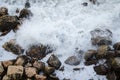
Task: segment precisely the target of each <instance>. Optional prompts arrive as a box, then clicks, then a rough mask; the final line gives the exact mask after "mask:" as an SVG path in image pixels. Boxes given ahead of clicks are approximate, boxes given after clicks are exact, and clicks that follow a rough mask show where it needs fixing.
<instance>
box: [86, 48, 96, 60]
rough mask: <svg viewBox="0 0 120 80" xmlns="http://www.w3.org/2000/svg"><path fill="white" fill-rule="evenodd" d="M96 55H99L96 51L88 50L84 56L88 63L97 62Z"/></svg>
mask: <svg viewBox="0 0 120 80" xmlns="http://www.w3.org/2000/svg"><path fill="white" fill-rule="evenodd" d="M96 54H97V51H96V50H88V51H87V52H86V53H85V55H84V59H85V60H86V61H90V60H95V59H96V57H95V56H96Z"/></svg>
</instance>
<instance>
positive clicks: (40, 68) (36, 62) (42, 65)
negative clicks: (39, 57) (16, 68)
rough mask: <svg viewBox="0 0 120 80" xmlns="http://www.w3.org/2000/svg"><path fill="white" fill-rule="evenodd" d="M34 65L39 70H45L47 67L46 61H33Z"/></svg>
mask: <svg viewBox="0 0 120 80" xmlns="http://www.w3.org/2000/svg"><path fill="white" fill-rule="evenodd" d="M33 67H35V68H37V69H38V70H44V68H45V63H43V62H40V61H39V62H38V61H35V62H34V63H33Z"/></svg>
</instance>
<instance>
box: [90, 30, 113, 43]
mask: <svg viewBox="0 0 120 80" xmlns="http://www.w3.org/2000/svg"><path fill="white" fill-rule="evenodd" d="M90 33H91V36H92V37H91V42H92V44H93V45H111V44H112V32H111V31H110V30H108V29H105V30H102V29H95V30H93V31H91V32H90Z"/></svg>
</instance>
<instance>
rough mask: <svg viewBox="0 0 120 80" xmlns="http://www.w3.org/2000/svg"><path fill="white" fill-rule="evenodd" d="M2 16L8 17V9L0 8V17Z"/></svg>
mask: <svg viewBox="0 0 120 80" xmlns="http://www.w3.org/2000/svg"><path fill="white" fill-rule="evenodd" d="M3 15H8V9H7V8H6V7H1V8H0V17H1V16H3Z"/></svg>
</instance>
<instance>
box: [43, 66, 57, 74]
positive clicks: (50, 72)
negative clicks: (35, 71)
mask: <svg viewBox="0 0 120 80" xmlns="http://www.w3.org/2000/svg"><path fill="white" fill-rule="evenodd" d="M54 71H55V68H54V67H49V66H46V67H45V69H44V73H45V74H47V75H50V74H52V73H53V72H54Z"/></svg>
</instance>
